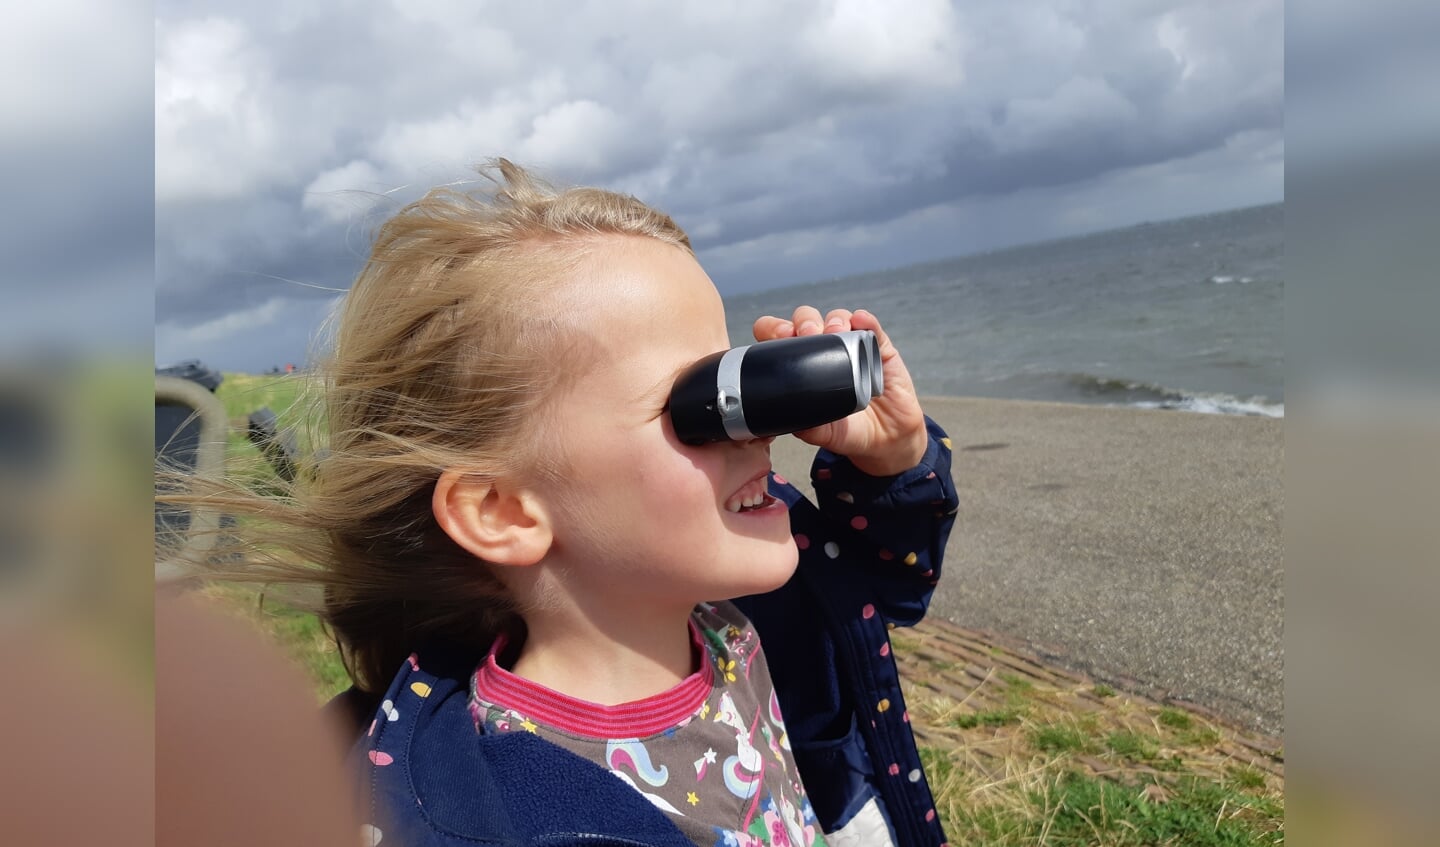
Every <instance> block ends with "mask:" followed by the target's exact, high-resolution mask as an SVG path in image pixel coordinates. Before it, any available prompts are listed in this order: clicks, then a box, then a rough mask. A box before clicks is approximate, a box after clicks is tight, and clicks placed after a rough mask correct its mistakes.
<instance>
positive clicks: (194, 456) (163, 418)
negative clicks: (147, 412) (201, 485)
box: [155, 361, 227, 578]
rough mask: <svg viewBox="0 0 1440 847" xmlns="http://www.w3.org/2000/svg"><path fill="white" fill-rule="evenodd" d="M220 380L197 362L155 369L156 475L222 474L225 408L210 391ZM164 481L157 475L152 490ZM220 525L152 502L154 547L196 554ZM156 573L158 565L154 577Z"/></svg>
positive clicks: (205, 514) (210, 516) (209, 543)
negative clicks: (183, 550) (165, 472)
mask: <svg viewBox="0 0 1440 847" xmlns="http://www.w3.org/2000/svg"><path fill="white" fill-rule="evenodd" d="M223 379H224V377H223V376H221V375H220V374H219V373H217V372H215V371H213V370H211V369H210V368H207V367H206V366H205V365H203V364H201V363H200V362H198V361H189V362H183V363H181V364H179V365H175V366H173V367H169V368H156V369H155V469H156V472H157V473H159V472H161V471H171V472H178V473H182V474H187V475H189V474H193V475H194V476H196V477H200V478H213V479H218V478H219V477H220V476H221V475H222V474H223V473H224V467H225V432H226V428H227V422H226V417H225V406H224V404H222V403H221V402H220V400H219V399H218V398H216V397H215V394H214V391H215V389H216V388H217V387H219V385H220V383H221V382H222V381H223ZM163 485H164V482H163V480H162V479H161V478H158V477H157V493H159V488H160V487H162V486H163ZM219 525H220V516H219V515H218V514H211V513H208V512H197V513H195V514H192V513H191V512H190V511H188V510H185V509H179V508H176V507H172V506H165V505H162V504H160V503H156V505H155V541H156V545H157V548H162V549H169V548H174V549H176V550H178V549H181V548H192V549H193V551H194V553H196V554H198V553H200V552H201V551H203V550H206V549H208V548H209V547H210V546H213V544H214V530H215V529H216V528H218V527H219ZM163 558H164V556H159V557H158V559H163ZM158 559H157V560H158ZM161 576H162V574H161V573H160V571H159V565H158V564H157V578H160V577H161Z"/></svg>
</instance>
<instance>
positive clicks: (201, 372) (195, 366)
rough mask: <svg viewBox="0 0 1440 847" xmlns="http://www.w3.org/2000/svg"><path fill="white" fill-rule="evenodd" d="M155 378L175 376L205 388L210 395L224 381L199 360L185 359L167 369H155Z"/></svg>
mask: <svg viewBox="0 0 1440 847" xmlns="http://www.w3.org/2000/svg"><path fill="white" fill-rule="evenodd" d="M155 375H156V376H177V377H179V378H181V379H188V380H190V381H191V382H195V383H199V384H200V385H203V386H205V388H206V389H207V390H209V391H210V392H211V393H212V394H213V393H214V391H215V389H217V388H219V387H220V383H222V382H224V381H225V376H224V375H223V374H221V373H220V372H218V371H215V370H212V369H211V368H208V367H206V366H205V364H204V363H203V362H201V361H200V360H199V359H187V360H186V361H184V362H181V363H180V364H178V365H171V366H170V367H168V368H156V369H155Z"/></svg>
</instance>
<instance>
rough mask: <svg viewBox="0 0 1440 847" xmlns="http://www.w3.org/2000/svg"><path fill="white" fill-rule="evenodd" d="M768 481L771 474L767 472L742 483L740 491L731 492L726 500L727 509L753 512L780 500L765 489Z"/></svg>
mask: <svg viewBox="0 0 1440 847" xmlns="http://www.w3.org/2000/svg"><path fill="white" fill-rule="evenodd" d="M768 482H769V474H768V473H767V474H762V475H760V476H759V477H756V478H755V479H752V480H750V481H749V482H747V483H745V484H744V485H742V486H741V487H740V490H739V491H736V492H735V493H734V494H731V495H730V498H729V499H728V500H726V501H725V511H727V512H753V511H757V510H759V509H764V508H767V507H769V506H772V505H774V504H775V503H777V502H779V501H778V500H776V499H775V498H774V497H771V496H770V494H769V493H768V492H767V491H766V490H765V489H766V486H767V484H768Z"/></svg>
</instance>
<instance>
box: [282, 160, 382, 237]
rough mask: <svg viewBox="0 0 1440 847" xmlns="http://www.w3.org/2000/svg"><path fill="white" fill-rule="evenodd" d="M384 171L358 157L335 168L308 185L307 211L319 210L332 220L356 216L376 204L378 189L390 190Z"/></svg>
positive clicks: (306, 187) (380, 190)
mask: <svg viewBox="0 0 1440 847" xmlns="http://www.w3.org/2000/svg"><path fill="white" fill-rule="evenodd" d="M393 187H394V186H391V185H387V184H386V183H385V181H384V180H383V179H382V178H381V176H380V171H379V169H377V168H376V167H375V166H374V165H372V164H371V163H370V162H367V161H365V160H364V159H355V160H354V161H351V162H348V163H346V164H344V165H341V166H340V167H338V168H331V169H330V170H328V171H325V172H324V173H322V174H320V175H319V176H317V177H315V179H313V180H311V181H310V184H309V185H307V186H305V199H304V200H303V201H301V203H302V205H303V206H304V208H305V210H306V211H309V212H316V213H318V214H320V215H321V216H322V217H324V218H325V219H326V220H329V221H332V222H346V221H351V220H354V219H355V217H356V215H357V214H359V213H362V212H364V211H365V210H366V209H369V208H371V207H372V206H373V205H374V202H375V197H374V195H375V194H376V193H382V192H385V191H388V190H389V189H391V188H393Z"/></svg>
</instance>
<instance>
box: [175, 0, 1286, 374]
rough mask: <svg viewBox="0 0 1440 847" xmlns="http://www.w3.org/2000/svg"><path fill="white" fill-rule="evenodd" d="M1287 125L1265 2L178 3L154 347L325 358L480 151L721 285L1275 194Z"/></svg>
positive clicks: (891, 260) (790, 279) (236, 359)
mask: <svg viewBox="0 0 1440 847" xmlns="http://www.w3.org/2000/svg"><path fill="white" fill-rule="evenodd" d="M1283 130H1284V23H1283V13H1282V5H1281V3H1279V2H1272V0H1232V1H1231V2H1215V0H1207V1H1206V2H1162V1H1161V0H1128V1H1127V2H1121V0H1096V2H1085V1H1084V0H1070V1H1069V2H1067V1H1066V0H1054V1H1053V2H1008V1H1007V0H996V1H995V2H989V1H987V0H967V2H964V3H958V2H957V3H946V2H940V0H912V2H905V3H882V2H873V3H872V2H858V0H786V1H785V2H765V3H760V2H755V3H705V4H701V3H693V4H676V3H660V2H639V0H628V2H627V1H626V0H609V2H589V3H577V2H572V3H559V2H525V3H521V2H513V3H498V2H491V3H482V2H474V0H453V2H451V1H449V0H396V2H391V3H381V2H353V1H351V2H347V0H310V2H305V3H280V2H273V0H256V2H251V3H246V4H230V3H227V4H220V3H214V2H209V3H197V2H178V1H177V0H162V2H160V3H159V4H158V5H157V17H156V21H155V173H154V178H155V202H156V217H155V226H156V232H155V250H156V253H155V270H156V280H157V282H156V305H155V320H156V326H155V357H156V361H157V363H159V364H167V363H170V362H174V361H177V360H180V359H185V358H201V359H203V360H205V361H206V362H207V363H208V364H210V365H212V366H214V367H218V368H222V369H226V370H261V369H264V368H268V367H270V366H271V365H275V364H283V363H285V362H296V363H299V362H303V361H305V359H306V351H307V349H309V348H310V346H311V342H312V337H313V336H314V334H315V332H316V329H317V327H318V326H319V323H320V321H321V320H322V319H323V317H324V316H325V315H326V313H327V312H328V310H329V309H330V308H331V307H332V305H333V302H334V299H335V298H336V296H337V291H340V290H343V289H344V288H345V287H346V286H347V285H348V284H349V281H350V279H351V278H352V277H353V275H354V273H355V271H356V269H357V267H358V263H359V261H360V258H361V257H362V256H363V254H364V251H365V247H366V241H367V235H368V233H369V232H370V231H371V230H372V228H373V226H374V225H375V223H376V221H377V219H379V218H381V217H383V215H384V214H385V212H386V210H389V209H393V208H395V206H396V205H397V204H398V203H402V202H404V201H406V200H408V199H411V198H413V197H414V196H416V195H417V194H418V193H420V192H421V191H423V190H424V189H425V188H427V187H430V186H432V185H436V184H439V183H446V182H453V181H456V180H466V179H469V178H470V176H471V174H472V173H473V172H472V171H470V166H471V165H472V164H473V163H475V162H477V161H480V160H482V159H484V158H486V157H490V156H497V155H503V156H507V157H509V158H511V159H514V160H515V161H518V162H520V163H522V164H526V165H528V166H531V167H535V168H537V169H539V170H541V171H542V172H543V173H545V174H546V175H548V176H550V177H551V178H553V179H555V180H557V181H560V182H571V183H586V184H599V185H604V186H608V187H613V188H617V189H621V190H624V191H627V192H630V193H633V194H635V195H637V196H639V197H640V198H642V199H644V200H646V201H648V202H651V203H653V204H654V205H657V206H659V207H660V208H662V209H664V210H666V211H668V212H670V213H671V214H673V215H674V216H675V217H676V218H677V219H678V220H679V221H680V223H681V224H682V225H683V226H685V227H686V228H687V229H688V230H689V232H690V233H691V236H692V238H693V239H694V241H695V243H696V246H697V248H698V250H699V252H700V258H701V261H702V263H703V264H704V265H705V267H706V269H707V270H708V271H709V272H710V275H711V276H712V277H713V278H714V279H715V280H716V283H717V284H718V285H719V286H720V288H721V291H722V292H726V293H728V292H739V291H744V290H749V289H755V288H762V287H772V286H778V285H784V284H789V283H797V282H805V281H809V280H815V279H823V278H828V277H834V276H840V275H844V274H848V273H854V272H860V271H865V270H872V269H875V268H882V267H891V266H897V265H904V264H910V263H912V262H917V261H924V260H928V259H934V258H939V257H943V256H951V255H958V254H963V253H969V252H974V251H977V250H983V249H988V248H992V247H998V246H1003V245H1009V244H1017V243H1024V242H1029V241H1036V240H1042V239H1045V238H1051V237H1056V236H1062V235H1070V234H1076V233H1081V232H1089V231H1095V230H1099V229H1105V228H1109V227H1112V226H1120V225H1125V224H1130V223H1135V222H1138V221H1141V220H1159V219H1163V218H1169V217H1176V216H1181V215H1187V214H1193V213H1199V212H1206V211H1214V210H1219V209H1228V208H1235V207H1239V206H1246V205H1253V204H1256V203H1265V202H1273V201H1277V200H1281V199H1282V198H1283V191H1284V157H1285V146H1284V134H1283ZM822 305H823V304H822Z"/></svg>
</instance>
